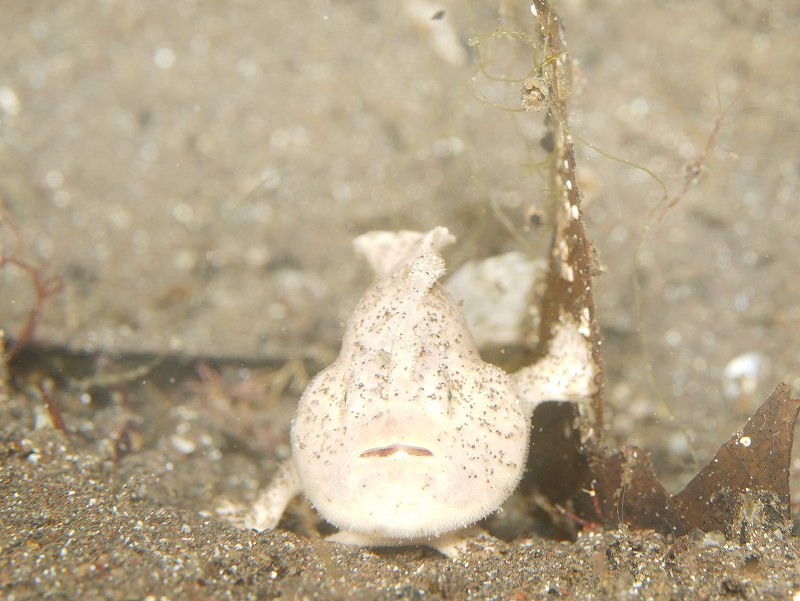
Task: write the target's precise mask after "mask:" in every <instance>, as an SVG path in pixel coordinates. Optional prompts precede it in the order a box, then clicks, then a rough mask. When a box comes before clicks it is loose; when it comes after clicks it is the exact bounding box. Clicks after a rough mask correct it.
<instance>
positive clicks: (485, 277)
mask: <svg viewBox="0 0 800 601" xmlns="http://www.w3.org/2000/svg"><path fill="white" fill-rule="evenodd" d="M546 272H547V263H546V262H545V261H544V260H543V259H539V260H533V259H531V258H530V257H528V256H527V255H525V254H524V253H521V252H516V251H515V252H508V253H505V254H502V255H498V256H496V257H489V258H488V259H484V260H483V261H469V262H467V263H465V264H464V265H462V266H461V267H460V268H459V269H458V270H457V271H455V272H454V273H453V274H452V275H451V276H450V278H449V279H448V280H447V282H446V283H445V284H444V288H445V290H447V291H448V292H449V293H450V294H451V295H452V297H453V298H454V299H455V300H456V301H457V302H458V303H460V304H459V306H460V308H461V312H462V313H463V315H464V319H466V321H467V325H468V326H469V330H470V332H471V333H472V338H473V340H474V341H475V344H476V345H477V346H478V348H481V349H484V348H487V347H490V346H496V347H501V346H506V345H511V344H519V343H521V342H522V341H523V339H524V338H525V331H526V328H527V327H528V322H529V321H530V319H531V316H530V314H529V308H528V307H529V304H530V298H531V294H532V289H533V285H534V282H536V281H537V280H543V279H544V277H545V275H546Z"/></svg>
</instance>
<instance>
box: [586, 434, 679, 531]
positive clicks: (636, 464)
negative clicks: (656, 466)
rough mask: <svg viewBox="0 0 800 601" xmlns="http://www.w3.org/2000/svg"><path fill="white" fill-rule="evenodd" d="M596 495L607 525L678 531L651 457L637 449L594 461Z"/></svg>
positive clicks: (630, 449) (667, 495) (622, 450)
mask: <svg viewBox="0 0 800 601" xmlns="http://www.w3.org/2000/svg"><path fill="white" fill-rule="evenodd" d="M593 470H594V473H595V492H596V494H597V499H598V503H599V505H600V510H601V512H602V514H603V516H604V519H605V522H606V524H607V525H610V526H611V525H614V526H615V525H619V524H623V523H624V524H628V525H629V526H632V527H634V528H651V529H653V530H658V531H661V532H671V531H672V530H673V529H674V528H675V526H676V525H675V524H674V517H673V516H672V511H671V509H670V504H669V503H670V497H669V493H668V492H667V491H666V489H664V487H663V486H662V485H661V483H660V482H659V481H658V478H657V477H656V474H655V471H654V470H653V464H652V463H651V462H650V456H649V455H648V454H647V453H646V452H645V451H643V450H642V449H639V448H637V447H627V446H626V447H623V448H622V449H621V450H620V451H619V452H617V453H615V454H613V455H611V456H608V457H605V458H603V459H602V460H599V461H597V462H595V464H594V465H593Z"/></svg>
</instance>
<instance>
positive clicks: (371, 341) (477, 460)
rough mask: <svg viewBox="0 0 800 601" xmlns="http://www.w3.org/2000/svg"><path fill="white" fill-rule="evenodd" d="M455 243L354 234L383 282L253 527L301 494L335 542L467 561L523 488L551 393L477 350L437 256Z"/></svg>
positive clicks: (319, 385) (305, 402) (432, 237)
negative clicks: (419, 550) (532, 438)
mask: <svg viewBox="0 0 800 601" xmlns="http://www.w3.org/2000/svg"><path fill="white" fill-rule="evenodd" d="M454 240H455V239H454V237H453V236H452V235H451V234H450V233H449V231H448V230H447V229H446V228H444V227H437V228H434V229H432V230H430V231H428V232H424V233H423V232H412V231H399V232H370V233H367V234H364V235H362V236H359V237H358V238H356V239H355V240H354V243H353V244H354V248H355V249H356V251H357V252H358V253H359V254H361V255H363V256H364V257H365V258H366V259H367V261H368V262H369V264H370V265H371V266H372V268H373V269H374V271H375V273H376V278H375V281H374V282H373V283H372V285H371V286H370V287H369V289H368V290H367V291H366V292H365V294H364V296H363V297H362V299H361V301H360V302H359V304H358V305H357V307H356V309H355V310H354V312H353V316H352V317H351V319H350V321H349V323H348V325H347V327H346V330H345V334H344V338H343V341H342V348H341V351H340V353H339V356H338V357H337V359H336V360H335V361H334V362H333V363H332V364H331V365H330V366H329V367H327V368H326V369H324V370H323V371H321V372H320V373H319V374H317V375H316V376H315V377H314V378H313V379H312V381H311V382H310V383H309V385H308V386H307V388H306V390H305V391H304V393H303V395H302V396H301V398H300V401H299V404H298V408H297V412H296V414H295V416H294V419H293V421H292V427H291V450H292V457H291V458H290V459H288V460H287V461H286V462H285V463H284V464H283V465H282V466H281V469H280V470H279V473H278V475H277V476H276V478H275V479H274V481H273V483H272V485H271V486H270V487H269V488H268V489H267V490H266V491H265V492H264V494H263V495H262V497H261V500H260V501H259V503H258V504H257V506H256V507H255V508H254V511H253V513H252V514H251V517H250V519H249V524H248V525H249V526H250V527H255V528H257V529H264V528H273V527H275V526H276V525H277V523H278V520H279V519H280V517H281V515H282V513H283V510H284V508H285V506H286V504H287V503H288V501H289V500H290V499H291V498H292V496H294V495H295V494H297V493H299V492H302V493H303V494H304V495H305V496H306V497H307V498H308V499H309V501H310V502H311V503H312V505H313V506H314V508H315V509H316V510H317V511H318V512H319V513H320V514H321V515H322V517H324V518H325V519H326V520H327V521H328V522H330V523H331V524H333V525H334V526H336V527H337V528H339V529H340V532H338V533H337V534H335V535H333V536H332V537H330V539H331V540H333V541H336V542H341V543H345V544H357V545H362V546H383V545H397V544H424V545H428V546H432V547H434V548H437V549H439V550H440V551H442V552H443V553H445V554H448V555H451V556H457V555H458V553H459V549H463V548H464V545H466V544H467V542H468V541H470V540H473V539H475V538H476V537H479V533H478V532H477V531H476V529H475V528H473V527H472V526H473V525H474V524H475V522H477V521H478V520H480V519H482V518H484V517H486V516H487V515H489V514H491V513H492V512H494V511H496V510H497V509H498V508H499V507H500V506H501V505H502V503H503V502H504V501H505V500H506V499H507V498H508V496H509V495H510V494H511V493H512V492H513V491H514V489H515V488H516V486H517V484H518V483H519V480H520V478H521V476H522V473H523V470H524V467H525V465H524V464H525V458H526V455H527V452H528V441H529V434H530V427H531V423H530V422H531V414H532V411H533V408H534V406H535V405H536V404H537V403H538V402H540V401H541V400H545V399H544V398H541V395H538V394H537V393H536V391H535V390H534V389H535V388H537V387H531V386H530V385H527V386H520V383H519V382H516V383H515V381H514V379H512V377H511V376H509V375H508V374H506V373H505V372H504V371H503V370H502V369H500V368H498V367H496V366H493V365H490V364H488V363H486V362H484V361H483V360H482V359H481V358H480V355H479V353H478V350H477V348H476V347H475V344H474V343H473V341H472V337H471V335H470V333H469V329H468V327H467V325H466V323H465V321H464V319H463V317H462V315H461V313H460V311H459V309H458V306H457V304H456V303H455V302H454V301H453V299H452V298H451V297H450V296H449V295H448V293H447V292H445V291H444V290H443V289H442V288H441V286H440V285H439V280H440V278H441V277H442V276H443V275H444V274H445V271H446V269H445V263H444V260H443V259H442V257H441V255H440V254H439V251H440V250H441V249H442V248H443V247H444V246H446V245H447V244H450V243H452V242H454ZM531 375H532V374H528V375H527V376H526V378H525V380H526V381H528V382H529V383H530V380H531ZM537 377H538V376H537ZM537 382H538V381H537ZM518 388H519V389H520V391H524V392H525V394H526V398H524V399H523V398H520V396H519V394H518V392H517V389H518ZM548 392H549V391H548Z"/></svg>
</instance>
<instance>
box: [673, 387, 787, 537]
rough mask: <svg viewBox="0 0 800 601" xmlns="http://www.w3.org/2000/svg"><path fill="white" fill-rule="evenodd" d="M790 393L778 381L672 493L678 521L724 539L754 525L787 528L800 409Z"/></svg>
mask: <svg viewBox="0 0 800 601" xmlns="http://www.w3.org/2000/svg"><path fill="white" fill-rule="evenodd" d="M789 394H790V388H789V386H788V385H786V384H780V385H779V386H778V387H777V388H776V389H775V391H774V392H773V393H772V394H771V395H770V396H769V398H768V399H767V400H766V401H765V402H764V404H763V405H761V407H759V408H758V410H757V411H756V412H755V413H754V414H753V416H752V417H751V418H750V419H749V420H748V421H747V424H746V425H745V427H744V429H743V430H742V431H741V432H737V433H736V434H734V435H733V436H731V438H730V439H729V440H728V442H726V443H725V444H724V445H722V447H720V449H719V451H717V454H716V455H715V456H714V459H712V460H711V462H710V463H709V464H708V465H707V466H706V467H704V468H703V469H702V470H701V471H700V473H699V474H697V476H695V477H694V478H693V479H692V481H691V482H689V484H687V485H686V487H685V488H684V489H683V490H682V491H681V492H679V493H678V494H677V495H675V496H674V497H673V498H672V501H671V505H672V508H673V510H674V511H675V513H676V515H677V516H679V517H680V519H681V521H682V522H685V523H686V524H687V525H688V526H689V527H690V528H693V527H694V528H700V529H701V530H703V531H705V532H709V531H711V530H719V531H721V532H724V533H725V534H726V536H728V537H729V538H731V537H733V536H742V535H743V534H744V530H746V529H749V528H753V527H758V526H759V525H761V526H763V527H764V528H768V529H770V530H774V529H775V528H781V529H786V528H788V527H789V523H790V520H791V514H790V510H789V464H790V462H791V457H792V443H793V439H794V423H795V420H796V419H797V413H798V410H800V399H792V398H790V396H789Z"/></svg>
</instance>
